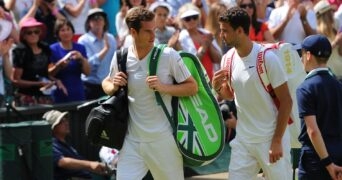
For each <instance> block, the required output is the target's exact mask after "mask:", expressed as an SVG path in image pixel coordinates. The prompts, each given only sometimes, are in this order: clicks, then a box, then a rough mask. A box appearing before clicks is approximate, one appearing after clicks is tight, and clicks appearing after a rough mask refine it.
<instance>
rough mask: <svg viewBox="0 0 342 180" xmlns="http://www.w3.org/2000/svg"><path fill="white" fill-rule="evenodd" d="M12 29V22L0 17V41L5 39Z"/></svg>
mask: <svg viewBox="0 0 342 180" xmlns="http://www.w3.org/2000/svg"><path fill="white" fill-rule="evenodd" d="M11 31H12V23H11V22H9V21H6V20H4V19H0V41H3V40H5V39H6V38H7V37H8V36H9V35H10V34H11Z"/></svg>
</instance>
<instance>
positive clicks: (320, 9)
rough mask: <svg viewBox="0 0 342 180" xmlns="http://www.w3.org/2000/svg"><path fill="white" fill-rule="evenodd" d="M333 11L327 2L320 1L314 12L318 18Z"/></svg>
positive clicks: (324, 0)
mask: <svg viewBox="0 0 342 180" xmlns="http://www.w3.org/2000/svg"><path fill="white" fill-rule="evenodd" d="M329 10H331V6H330V4H329V3H328V1H326V0H320V1H319V2H318V3H317V4H316V5H315V6H314V11H315V13H316V15H317V16H319V15H321V14H324V13H325V12H327V11H329Z"/></svg>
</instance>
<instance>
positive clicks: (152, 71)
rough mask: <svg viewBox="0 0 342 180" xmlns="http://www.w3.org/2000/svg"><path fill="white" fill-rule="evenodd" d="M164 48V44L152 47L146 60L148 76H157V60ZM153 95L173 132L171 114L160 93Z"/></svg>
mask: <svg viewBox="0 0 342 180" xmlns="http://www.w3.org/2000/svg"><path fill="white" fill-rule="evenodd" d="M165 47H166V44H159V45H158V46H155V47H153V49H152V53H151V55H150V57H149V58H148V60H149V62H148V63H149V64H148V67H149V75H150V76H153V75H156V74H157V67H158V62H159V58H160V55H161V54H162V52H163V51H164V48H165ZM154 94H155V96H156V101H157V104H158V105H160V106H161V107H162V109H163V111H164V113H165V115H166V117H167V119H168V120H169V122H170V124H171V127H172V129H173V131H174V132H175V131H176V127H175V124H174V120H173V118H172V116H171V114H170V113H169V111H168V110H167V108H166V105H165V103H164V101H163V99H162V97H161V95H160V93H159V92H158V91H154Z"/></svg>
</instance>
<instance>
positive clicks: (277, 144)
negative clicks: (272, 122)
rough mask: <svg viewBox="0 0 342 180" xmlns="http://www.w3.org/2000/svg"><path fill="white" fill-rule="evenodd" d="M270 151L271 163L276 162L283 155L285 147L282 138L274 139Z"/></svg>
mask: <svg viewBox="0 0 342 180" xmlns="http://www.w3.org/2000/svg"><path fill="white" fill-rule="evenodd" d="M268 153H269V160H270V163H276V162H277V161H278V160H279V159H280V158H282V157H283V147H282V143H281V140H272V143H271V147H270V150H269V151H268Z"/></svg>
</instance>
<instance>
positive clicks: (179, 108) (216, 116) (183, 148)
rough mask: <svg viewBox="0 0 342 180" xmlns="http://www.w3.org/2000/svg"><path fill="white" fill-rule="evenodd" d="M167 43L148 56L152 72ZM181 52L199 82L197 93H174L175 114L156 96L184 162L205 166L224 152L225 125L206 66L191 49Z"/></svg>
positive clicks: (158, 94)
mask: <svg viewBox="0 0 342 180" xmlns="http://www.w3.org/2000/svg"><path fill="white" fill-rule="evenodd" d="M164 47H165V45H158V46H157V47H154V49H153V50H152V55H151V56H150V57H151V58H150V59H149V60H150V62H149V74H150V75H155V74H156V71H157V65H158V61H159V57H160V54H161V53H162V52H163V49H164ZM180 56H181V57H182V59H183V61H184V64H185V65H186V66H187V68H188V69H189V71H190V73H191V75H192V76H193V77H194V79H195V80H196V82H197V84H198V92H197V94H196V95H193V96H186V97H173V99H172V110H173V112H172V115H171V114H170V113H169V112H168V111H167V109H166V106H165V104H164V102H163V100H162V98H161V95H160V93H159V92H158V91H156V92H155V95H156V100H157V103H158V104H159V105H161V106H162V108H163V110H164V112H165V114H166V116H167V117H168V120H169V121H170V123H171V126H172V128H173V130H174V136H175V139H176V142H177V145H178V149H179V150H180V152H181V153H182V155H183V161H184V165H185V166H193V167H194V166H203V165H206V164H209V163H210V162H212V161H214V160H215V159H216V157H218V156H219V155H220V153H221V152H222V150H223V147H224V142H225V139H224V138H225V126H224V122H223V118H222V114H221V111H220V109H219V105H218V102H217V100H216V99H215V97H214V95H213V93H212V88H211V85H210V82H209V78H208V75H207V74H206V71H205V70H204V67H203V66H202V64H201V63H200V62H199V60H198V58H197V57H196V56H194V55H193V54H191V53H187V52H180Z"/></svg>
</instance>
